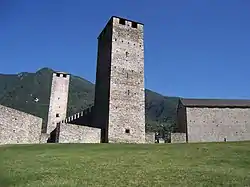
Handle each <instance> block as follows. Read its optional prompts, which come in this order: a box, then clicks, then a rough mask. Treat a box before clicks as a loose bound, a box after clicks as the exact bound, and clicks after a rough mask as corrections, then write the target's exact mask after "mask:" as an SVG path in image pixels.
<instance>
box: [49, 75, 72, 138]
mask: <svg viewBox="0 0 250 187" xmlns="http://www.w3.org/2000/svg"><path fill="white" fill-rule="evenodd" d="M69 80H70V75H69V74H67V73H63V72H55V73H53V75H52V84H51V91H50V103H49V113H48V122H47V133H48V134H50V133H51V132H52V131H53V130H54V129H55V128H56V125H57V123H58V122H61V121H62V120H64V119H65V118H66V114H67V105H68V93H69Z"/></svg>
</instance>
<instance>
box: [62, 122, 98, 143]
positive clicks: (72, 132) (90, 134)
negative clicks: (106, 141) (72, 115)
mask: <svg viewBox="0 0 250 187" xmlns="http://www.w3.org/2000/svg"><path fill="white" fill-rule="evenodd" d="M100 141H101V129H99V128H93V127H87V126H81V125H75V124H69V123H61V124H60V133H59V143H100Z"/></svg>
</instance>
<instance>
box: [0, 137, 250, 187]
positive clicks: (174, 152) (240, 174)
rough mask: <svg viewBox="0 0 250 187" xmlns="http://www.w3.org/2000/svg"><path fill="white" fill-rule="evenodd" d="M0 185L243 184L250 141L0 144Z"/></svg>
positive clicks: (248, 174)
mask: <svg viewBox="0 0 250 187" xmlns="http://www.w3.org/2000/svg"><path fill="white" fill-rule="evenodd" d="M0 153H1V154H0V186H1V187H11V186H15V187H28V186H31V187H33V186H34V187H38V186H40V187H42V186H46V187H47V186H64V187H84V186H87V187H101V186H103V187H123V186H124V187H130V186H131V187H132V186H133V187H136V186H138V187H139V186H140V187H146V186H148V187H158V186H159V187H162V186H180V187H184V186H190V187H196V186H207V187H212V186H239V187H242V186H249V184H250V167H249V165H250V157H249V154H250V142H237V143H224V142H223V143H207V144H201V143H199V144H151V145H132V144H95V145H93V144H40V145H13V146H2V147H0Z"/></svg>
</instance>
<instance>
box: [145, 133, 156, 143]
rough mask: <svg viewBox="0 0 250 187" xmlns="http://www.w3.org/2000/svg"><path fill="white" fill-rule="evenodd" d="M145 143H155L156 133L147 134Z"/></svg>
mask: <svg viewBox="0 0 250 187" xmlns="http://www.w3.org/2000/svg"><path fill="white" fill-rule="evenodd" d="M145 141H146V143H155V133H154V132H146V134H145Z"/></svg>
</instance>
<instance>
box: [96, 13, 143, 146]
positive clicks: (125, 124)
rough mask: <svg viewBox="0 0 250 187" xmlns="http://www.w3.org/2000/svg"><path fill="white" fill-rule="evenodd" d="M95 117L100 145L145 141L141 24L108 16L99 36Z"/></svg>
mask: <svg viewBox="0 0 250 187" xmlns="http://www.w3.org/2000/svg"><path fill="white" fill-rule="evenodd" d="M94 115H95V117H94V122H93V123H94V125H95V126H96V127H101V128H102V142H110V143H111V142H121V143H122V142H124V143H144V142H145V89H144V40H143V24H141V23H138V22H135V21H130V20H126V19H123V18H119V17H111V19H110V20H109V22H108V23H107V25H106V26H105V28H104V29H103V31H102V32H101V33H100V35H99V37H98V55H97V70H96V87H95V107H94Z"/></svg>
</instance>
